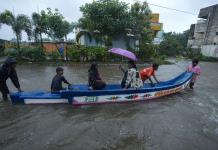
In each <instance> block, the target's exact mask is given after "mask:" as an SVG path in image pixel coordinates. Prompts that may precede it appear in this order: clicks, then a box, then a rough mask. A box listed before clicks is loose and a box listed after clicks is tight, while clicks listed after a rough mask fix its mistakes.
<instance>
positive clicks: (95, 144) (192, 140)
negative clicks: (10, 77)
mask: <svg viewBox="0 0 218 150" xmlns="http://www.w3.org/2000/svg"><path fill="white" fill-rule="evenodd" d="M187 64H188V62H187V61H180V62H178V63H177V64H176V65H175V64H174V65H162V66H160V68H159V70H158V72H157V77H158V79H159V80H160V81H165V80H168V79H171V78H173V77H175V76H176V75H178V74H180V73H181V72H183V70H182V68H185V66H186V65H187ZM200 66H201V67H202V71H203V72H202V75H201V77H200V79H199V80H198V82H197V84H196V85H195V90H194V91H191V90H189V89H187V90H185V91H183V92H181V93H178V94H175V95H171V96H167V97H163V98H159V99H155V100H152V101H149V102H139V103H127V104H106V105H97V106H85V107H72V106H70V105H60V104H59V105H12V104H11V103H10V102H3V101H2V99H0V149H1V150H15V149H16V150H30V149H31V150H41V149H43V150H44V149H45V150H47V149H48V150H56V149H58V150H60V149H66V150H68V149H73V150H106V149H109V150H123V149H125V150H217V149H218V90H217V86H218V84H217V83H218V63H209V62H200ZM88 67H89V65H82V64H79V65H78V64H72V65H65V67H64V69H65V70H64V71H65V74H64V75H65V77H66V79H68V80H69V81H70V82H71V83H73V84H76V83H84V84H86V83H87V70H88ZM140 67H142V66H140ZM55 68H56V66H44V65H40V64H25V65H18V67H17V70H18V75H19V78H20V83H21V87H22V89H23V90H24V91H31V90H40V89H45V90H49V89H50V83H51V80H52V77H53V76H54V74H55ZM99 71H100V73H101V75H102V77H103V79H104V80H105V81H106V82H107V83H117V82H119V81H120V80H121V77H122V74H121V72H120V71H119V70H118V65H106V64H103V65H100V66H99ZM8 84H9V86H10V87H11V89H12V90H14V91H15V90H16V89H15V88H14V87H13V86H12V84H11V82H10V81H8Z"/></svg>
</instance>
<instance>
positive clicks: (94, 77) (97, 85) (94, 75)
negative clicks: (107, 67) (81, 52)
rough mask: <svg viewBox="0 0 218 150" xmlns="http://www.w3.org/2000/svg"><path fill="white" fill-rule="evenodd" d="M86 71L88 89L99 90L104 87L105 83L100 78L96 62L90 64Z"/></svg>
mask: <svg viewBox="0 0 218 150" xmlns="http://www.w3.org/2000/svg"><path fill="white" fill-rule="evenodd" d="M88 72H89V74H88V85H89V90H101V89H103V88H105V86H106V83H105V82H104V81H103V80H102V78H101V76H100V74H99V72H98V64H97V63H96V62H93V63H92V64H91V66H90V68H89V71H88Z"/></svg>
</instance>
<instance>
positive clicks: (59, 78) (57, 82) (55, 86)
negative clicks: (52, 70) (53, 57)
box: [51, 67, 70, 91]
mask: <svg viewBox="0 0 218 150" xmlns="http://www.w3.org/2000/svg"><path fill="white" fill-rule="evenodd" d="M56 73H57V74H56V75H55V76H54V77H53V79H52V83H51V91H60V90H63V87H62V82H64V83H66V84H68V85H70V83H69V82H68V81H67V80H66V79H65V77H64V76H63V74H64V69H63V68H62V67H57V68H56Z"/></svg>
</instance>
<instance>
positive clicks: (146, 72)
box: [140, 63, 159, 86]
mask: <svg viewBox="0 0 218 150" xmlns="http://www.w3.org/2000/svg"><path fill="white" fill-rule="evenodd" d="M158 67H159V64H157V63H153V65H152V66H151V67H148V68H144V69H142V70H141V71H140V75H141V79H142V81H143V82H145V80H147V79H149V81H150V82H151V86H154V82H153V81H152V79H151V77H152V76H153V78H154V80H155V81H156V82H157V83H159V81H158V80H157V77H156V75H155V71H157V70H158Z"/></svg>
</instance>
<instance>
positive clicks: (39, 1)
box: [0, 0, 218, 40]
mask: <svg viewBox="0 0 218 150" xmlns="http://www.w3.org/2000/svg"><path fill="white" fill-rule="evenodd" d="M92 1H93V0H0V4H1V5H0V12H3V11H4V10H5V9H8V10H11V11H13V12H14V14H16V15H17V14H26V15H28V16H31V14H32V12H37V11H38V10H39V11H40V10H42V9H46V8H48V7H50V8H52V9H54V8H58V9H59V11H60V12H61V13H62V14H63V16H64V17H65V18H66V20H68V21H69V22H72V21H74V22H75V21H77V20H78V19H79V18H80V17H81V16H82V14H81V12H80V11H79V7H80V6H82V5H84V4H85V3H90V2H92ZM122 1H124V2H127V3H130V4H131V3H133V2H134V1H135V0H122ZM139 1H142V0H139ZM147 2H148V3H151V4H156V5H161V6H165V7H170V8H174V9H178V10H183V11H187V12H191V13H193V14H196V15H190V14H185V13H182V12H177V11H173V10H169V9H165V8H160V7H156V6H152V5H149V6H150V8H151V10H152V12H154V13H160V22H162V23H163V28H164V31H165V32H169V31H175V32H183V31H184V30H187V29H189V27H190V25H191V24H192V23H195V22H196V21H197V20H198V18H197V14H198V13H199V10H200V9H201V8H204V7H207V6H210V5H214V4H217V3H218V0H147ZM14 37H15V35H14V34H13V31H12V30H11V28H10V27H8V26H6V25H2V27H1V28H0V39H7V40H10V39H11V38H14ZM69 38H71V39H73V38H74V35H73V34H71V35H69ZM23 40H26V35H25V34H23Z"/></svg>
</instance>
